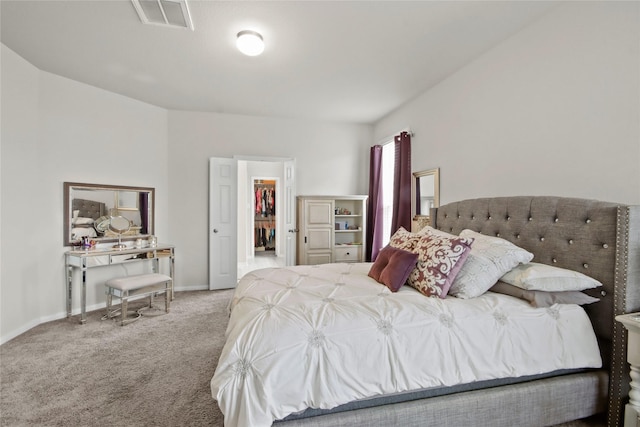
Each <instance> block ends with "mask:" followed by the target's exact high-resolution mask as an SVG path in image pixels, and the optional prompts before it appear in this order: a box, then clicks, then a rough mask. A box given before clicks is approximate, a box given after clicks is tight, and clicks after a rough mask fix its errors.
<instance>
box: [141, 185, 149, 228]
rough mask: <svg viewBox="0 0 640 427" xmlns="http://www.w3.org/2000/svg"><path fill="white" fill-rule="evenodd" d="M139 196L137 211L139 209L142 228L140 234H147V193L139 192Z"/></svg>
mask: <svg viewBox="0 0 640 427" xmlns="http://www.w3.org/2000/svg"><path fill="white" fill-rule="evenodd" d="M138 194H139V203H138V206H139V207H138V209H140V219H141V220H142V224H141V226H142V228H140V234H148V233H149V221H148V220H149V193H145V192H144V191H141V192H140V193H138Z"/></svg>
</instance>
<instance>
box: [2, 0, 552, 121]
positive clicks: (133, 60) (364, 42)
mask: <svg viewBox="0 0 640 427" xmlns="http://www.w3.org/2000/svg"><path fill="white" fill-rule="evenodd" d="M188 2H189V3H188V5H189V9H190V12H191V16H192V18H193V25H194V31H191V30H190V29H176V28H168V27H163V26H157V25H148V24H147V25H145V24H143V23H142V22H141V21H140V18H139V17H138V15H137V13H136V11H135V9H134V7H133V4H132V3H131V1H130V0H107V1H96V0H88V1H84V0H73V1H72V0H66V1H52V0H44V1H33V0H20V1H12V0H1V1H0V8H1V9H0V17H1V23H0V28H1V41H2V43H3V44H5V45H6V46H7V47H9V48H10V49H12V50H13V51H14V52H16V53H17V54H19V55H20V56H22V57H23V58H25V59H26V60H27V61H29V62H30V63H32V64H33V65H34V66H36V67H37V68H39V69H41V70H44V71H47V72H50V73H53V74H57V75H60V76H64V77H67V78H70V79H73V80H76V81H79V82H84V83H87V84H89V85H92V86H96V87H99V88H103V89H106V90H108V91H111V92H115V93H119V94H122V95H125V96H128V97H131V98H134V99H138V100H141V101H144V102H147V103H149V104H153V105H157V106H160V107H163V108H167V109H172V110H188V111H205V112H218V113H229V114H247V115H258V116H271V117H273V116H276V117H290V118H300V119H313V120H327V121H339V122H351V123H374V122H375V121H377V120H379V119H380V118H382V117H384V116H385V115H387V114H388V113H390V112H392V111H393V110H394V109H396V108H398V107H399V106H400V105H402V104H404V103H406V102H407V101H409V100H411V99H412V98H414V97H416V96H417V95H419V94H420V93H422V92H424V91H425V90H427V89H429V88H430V87H432V86H434V85H435V84H437V83H438V82H440V81H441V80H442V79H444V78H445V77H446V76H448V75H450V74H452V73H454V72H455V71H456V70H458V69H460V68H461V67H462V66H464V65H465V64H467V63H469V62H471V61H473V60H474V59H475V58H477V57H478V56H479V55H481V54H482V53H483V52H486V51H487V50H489V49H491V48H492V47H493V46H495V45H496V44H498V43H500V41H502V40H504V39H505V38H507V37H509V36H511V35H512V34H514V33H516V32H518V31H519V30H521V29H522V28H524V27H525V26H527V25H529V24H530V23H532V22H533V21H535V20H536V19H539V18H540V17H541V16H542V15H543V14H545V13H547V12H548V11H549V10H550V9H551V8H553V7H555V5H556V3H555V2H551V1H531V2H529V1H406V2H404V1H202V0H188ZM245 29H251V30H256V31H258V32H260V33H261V34H262V36H263V38H264V40H265V44H266V48H265V51H264V53H263V54H262V55H261V56H257V57H248V56H244V55H242V54H241V53H240V52H238V50H237V49H236V48H235V37H236V34H237V33H238V32H239V31H241V30H245Z"/></svg>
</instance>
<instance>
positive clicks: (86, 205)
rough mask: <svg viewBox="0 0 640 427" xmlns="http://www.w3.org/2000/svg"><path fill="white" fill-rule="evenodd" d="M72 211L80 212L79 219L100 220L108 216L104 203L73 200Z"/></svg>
mask: <svg viewBox="0 0 640 427" xmlns="http://www.w3.org/2000/svg"><path fill="white" fill-rule="evenodd" d="M71 210H72V212H73V211H76V210H78V211H80V213H79V215H78V216H79V217H82V218H93V219H98V218H100V217H101V216H103V215H106V214H107V208H106V206H105V204H104V203H102V202H96V201H94V200H85V199H73V200H72V201H71Z"/></svg>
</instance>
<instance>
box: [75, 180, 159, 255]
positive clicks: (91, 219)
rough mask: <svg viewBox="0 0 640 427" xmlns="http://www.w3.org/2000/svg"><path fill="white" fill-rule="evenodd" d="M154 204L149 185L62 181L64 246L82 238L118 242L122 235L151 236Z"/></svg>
mask: <svg viewBox="0 0 640 427" xmlns="http://www.w3.org/2000/svg"><path fill="white" fill-rule="evenodd" d="M154 203H155V189H154V188H150V187H126V186H119V185H101V184H83V183H77V182H65V183H64V227H63V228H64V245H65V246H76V245H80V244H81V243H82V238H83V237H86V238H89V239H91V240H95V241H96V242H102V241H106V242H109V241H115V240H116V239H118V241H119V244H122V238H125V239H129V240H132V239H136V238H140V237H144V236H149V235H153V227H154ZM115 217H119V219H118V220H115ZM125 222H126V223H127V224H126V227H125V224H124V223H125ZM112 225H113V226H114V227H112ZM125 228H126V230H124V229H125ZM117 230H123V231H117Z"/></svg>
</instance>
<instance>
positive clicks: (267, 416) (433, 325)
mask: <svg viewBox="0 0 640 427" xmlns="http://www.w3.org/2000/svg"><path fill="white" fill-rule="evenodd" d="M370 267H371V264H370V263H360V264H325V265H321V266H295V267H287V268H282V269H263V270H258V271H254V272H252V273H249V274H248V275H246V276H244V277H243V278H242V279H241V280H240V282H239V283H238V287H237V289H236V291H235V294H234V298H233V300H232V302H231V307H230V308H231V317H230V321H229V325H228V327H227V332H226V343H225V346H224V348H223V350H222V354H221V356H220V359H219V362H218V366H217V368H216V371H215V374H214V376H213V378H212V379H211V391H212V395H213V398H214V399H215V400H216V401H217V402H218V404H219V406H220V409H221V411H222V413H223V414H224V423H225V426H237V427H243V426H251V427H260V426H270V425H271V424H272V422H273V421H274V420H276V419H281V418H284V417H286V416H287V415H289V414H291V413H295V412H298V411H302V410H304V409H306V408H308V407H312V408H323V409H330V408H333V407H335V406H337V405H341V404H344V403H347V402H350V401H353V400H358V399H363V398H367V397H372V396H377V395H381V394H388V393H395V392H401V391H407V390H415V389H422V388H427V387H435V386H449V385H455V384H462V383H470V382H473V381H479V380H488V379H495V378H504V377H518V376H523V375H533V374H540V373H546V372H550V371H554V370H557V369H570V368H587V367H600V366H601V359H600V354H599V350H598V345H597V342H596V338H595V335H594V332H593V329H592V328H591V323H590V321H589V319H588V317H587V315H586V313H585V312H584V311H583V309H582V308H581V307H580V306H577V305H554V306H552V307H550V308H532V307H530V306H529V304H528V303H527V302H524V301H520V300H518V299H515V298H513V297H510V296H506V295H500V294H495V293H491V292H487V293H486V294H484V295H482V296H480V297H478V298H473V299H467V300H463V299H458V298H455V297H447V298H446V299H439V298H427V297H424V296H423V295H422V294H420V293H418V292H417V291H415V290H414V289H413V288H410V287H408V286H404V287H402V288H401V289H400V291H399V292H397V293H395V294H394V293H391V292H390V291H389V290H388V289H387V288H386V287H385V286H383V285H381V284H379V283H378V282H376V281H375V280H373V279H371V278H370V277H368V276H367V273H368V271H369V268H370Z"/></svg>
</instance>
